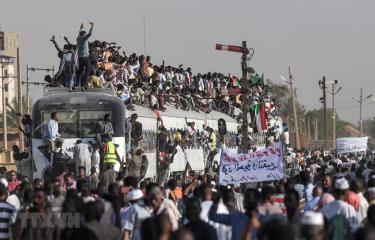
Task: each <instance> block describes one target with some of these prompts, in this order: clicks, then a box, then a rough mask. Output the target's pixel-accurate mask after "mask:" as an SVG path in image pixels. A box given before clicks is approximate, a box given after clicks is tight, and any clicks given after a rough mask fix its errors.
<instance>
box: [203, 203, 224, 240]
mask: <svg viewBox="0 0 375 240" xmlns="http://www.w3.org/2000/svg"><path fill="white" fill-rule="evenodd" d="M212 204H213V202H212V201H203V202H201V213H200V214H199V217H200V219H201V220H202V221H205V222H206V223H208V224H210V225H211V226H212V227H214V228H215V230H216V234H217V239H218V240H225V239H230V234H231V227H230V226H226V225H225V224H220V223H216V222H213V221H211V220H209V218H208V213H209V211H210V208H211V206H212ZM217 213H223V214H228V213H229V211H228V209H227V208H226V207H225V205H224V204H222V203H219V205H218V208H217Z"/></svg>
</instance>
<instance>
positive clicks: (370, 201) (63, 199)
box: [0, 149, 375, 240]
mask: <svg viewBox="0 0 375 240" xmlns="http://www.w3.org/2000/svg"><path fill="white" fill-rule="evenodd" d="M288 151H289V153H288V154H287V155H286V156H285V164H286V176H285V178H283V179H281V180H279V181H272V182H261V183H246V184H235V185H227V186H221V185H220V184H219V182H218V175H217V170H215V171H213V172H209V171H206V172H205V173H204V174H203V175H199V174H198V175H197V174H190V176H189V177H183V176H181V175H171V176H170V177H169V178H168V179H167V181H165V182H163V183H161V184H158V183H154V182H152V179H145V178H139V175H138V173H136V172H137V171H139V172H140V171H141V169H138V170H134V171H126V170H124V171H120V172H119V173H118V174H116V175H115V176H114V178H109V180H108V179H107V180H105V179H100V178H99V177H98V175H97V173H96V172H95V171H92V172H91V174H87V173H86V169H85V167H83V166H80V167H78V173H75V172H70V171H69V170H67V169H65V170H64V172H63V173H62V174H61V175H59V176H58V177H56V178H55V179H53V180H51V181H47V182H44V181H43V180H41V179H34V180H33V181H32V182H31V181H30V179H29V178H28V177H26V176H20V175H17V172H15V171H9V172H7V171H6V169H4V168H1V169H0V174H1V179H0V201H1V204H0V209H3V210H4V209H7V210H6V212H7V214H6V215H4V214H3V215H2V217H6V219H8V220H9V222H8V220H4V219H5V218H2V220H3V222H2V223H5V222H6V223H7V224H9V225H5V224H2V225H1V228H2V231H1V232H0V236H9V235H4V234H11V231H12V230H14V231H13V233H12V234H14V235H13V236H14V237H15V239H79V238H81V239H82V238H83V239H88V238H87V237H88V236H90V239H144V240H147V239H373V238H374V236H375V235H374V234H375V233H374V227H375V225H374V224H375V190H374V189H375V164H374V153H372V152H369V153H368V154H347V155H341V156H337V155H335V154H333V153H330V152H324V151H322V152H321V151H319V150H316V151H298V152H294V151H291V150H290V149H289V150H288ZM4 211H5V210H4ZM52 212H55V213H58V214H59V216H63V215H64V213H79V214H80V215H79V217H80V221H79V224H80V225H79V227H77V226H75V227H69V226H66V225H65V226H63V225H57V224H55V225H52V226H49V227H41V226H40V225H38V227H30V226H31V225H28V227H26V226H25V225H22V221H31V219H28V218H27V216H30V214H31V213H33V214H37V215H38V214H39V215H43V214H48V213H52ZM25 213H28V214H29V215H27V214H26V215H25ZM22 218H26V219H22ZM60 220H61V219H60ZM34 224H36V223H34ZM38 224H42V222H38ZM8 227H9V228H8ZM1 234H3V235H1ZM3 238H7V237H3Z"/></svg>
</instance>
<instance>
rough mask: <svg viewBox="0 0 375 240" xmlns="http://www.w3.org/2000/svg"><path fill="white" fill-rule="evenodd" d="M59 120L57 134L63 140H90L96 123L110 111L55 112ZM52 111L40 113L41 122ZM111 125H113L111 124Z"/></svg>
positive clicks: (110, 112)
mask: <svg viewBox="0 0 375 240" xmlns="http://www.w3.org/2000/svg"><path fill="white" fill-rule="evenodd" d="M56 112H57V118H58V120H59V133H60V134H61V136H62V137H63V138H92V137H95V128H96V124H97V122H98V121H100V120H102V119H103V117H104V115H105V114H106V113H108V114H110V115H111V116H112V111H111V110H99V111H97V110H69V111H56ZM51 113H52V111H43V112H42V122H47V121H48V120H49V119H50V115H51ZM112 124H113V123H112Z"/></svg>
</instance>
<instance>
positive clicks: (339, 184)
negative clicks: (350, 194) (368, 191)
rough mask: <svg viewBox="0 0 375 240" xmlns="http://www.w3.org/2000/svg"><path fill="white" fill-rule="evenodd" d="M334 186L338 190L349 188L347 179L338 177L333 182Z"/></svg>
mask: <svg viewBox="0 0 375 240" xmlns="http://www.w3.org/2000/svg"><path fill="white" fill-rule="evenodd" d="M335 188H336V189H338V190H346V189H349V183H348V180H346V179H345V178H339V179H337V180H336V182H335Z"/></svg>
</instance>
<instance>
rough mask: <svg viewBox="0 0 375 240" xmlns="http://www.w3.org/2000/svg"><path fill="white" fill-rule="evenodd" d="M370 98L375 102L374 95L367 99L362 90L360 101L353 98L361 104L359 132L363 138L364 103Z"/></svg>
mask: <svg viewBox="0 0 375 240" xmlns="http://www.w3.org/2000/svg"><path fill="white" fill-rule="evenodd" d="M369 98H371V99H372V101H375V100H374V97H373V95H372V94H370V95H368V96H366V97H363V90H362V88H361V89H360V92H359V99H357V98H353V99H354V100H355V101H356V102H358V103H359V132H360V137H362V136H363V120H362V115H363V101H365V100H367V99H369Z"/></svg>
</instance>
